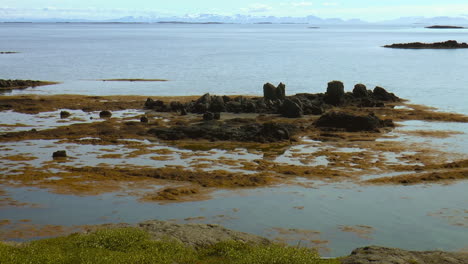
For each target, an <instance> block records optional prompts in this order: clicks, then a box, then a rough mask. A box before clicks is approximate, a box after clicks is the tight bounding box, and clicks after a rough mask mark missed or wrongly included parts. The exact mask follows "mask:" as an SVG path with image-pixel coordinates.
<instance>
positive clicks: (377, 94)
mask: <svg viewBox="0 0 468 264" xmlns="http://www.w3.org/2000/svg"><path fill="white" fill-rule="evenodd" d="M372 94H373V96H374V99H376V100H380V101H385V102H397V101H399V100H400V98H398V97H397V96H396V95H395V94H393V93H389V92H387V90H385V89H384V88H382V87H380V86H376V87H375V88H374V91H373V92H372Z"/></svg>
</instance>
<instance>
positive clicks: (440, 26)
mask: <svg viewBox="0 0 468 264" xmlns="http://www.w3.org/2000/svg"><path fill="white" fill-rule="evenodd" d="M425 28H432V29H462V28H464V27H459V26H446V25H434V26H428V27H425Z"/></svg>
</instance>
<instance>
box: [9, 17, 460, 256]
mask: <svg viewBox="0 0 468 264" xmlns="http://www.w3.org/2000/svg"><path fill="white" fill-rule="evenodd" d="M312 26H314V25H306V24H157V23H155V24H123V23H117V24H116V23H109V24H105V23H0V51H15V52H19V53H16V54H2V55H0V79H31V80H46V81H56V82H60V84H57V85H51V86H42V87H36V88H28V89H25V90H15V91H11V92H8V93H5V95H21V94H38V95H54V94H84V95H144V96H148V97H151V96H182V95H202V94H204V93H210V94H216V95H225V94H228V95H262V92H263V90H262V87H263V84H264V83H266V82H270V83H273V84H278V83H280V82H283V83H284V84H286V94H287V95H293V94H296V93H318V92H325V90H326V87H327V83H328V82H329V81H332V80H340V81H342V82H343V83H344V84H345V89H346V90H347V91H351V90H352V88H353V87H354V85H355V84H357V83H362V84H365V85H366V86H367V87H368V89H373V88H374V87H375V86H381V87H384V88H385V89H387V90H388V91H390V92H393V93H395V94H396V95H398V96H399V97H401V98H405V99H407V100H409V102H410V103H414V104H423V105H427V106H432V107H435V108H437V109H438V111H444V112H456V113H462V114H468V49H453V50H411V49H389V48H384V47H383V46H384V45H387V44H392V43H406V42H416V41H418V42H439V41H446V40H457V41H459V42H468V29H426V28H424V27H423V26H421V25H320V27H319V28H312ZM102 79H165V80H167V81H165V82H108V81H102ZM409 125H411V126H413V127H414V126H415V127H418V126H419V127H420V128H421V127H422V128H424V127H425V126H427V124H425V123H423V122H419V123H418V122H416V121H415V122H413V123H410V124H409ZM433 126H435V127H436V129H439V130H444V129H453V130H457V131H461V135H458V136H457V137H456V138H455V139H452V140H448V141H447V142H445V143H444V142H442V143H441V145H443V144H445V145H444V146H445V147H447V144H448V147H449V148H450V147H452V148H453V149H456V150H457V152H458V153H459V154H460V153H461V154H460V155H462V156H463V155H464V157H465V158H466V157H467V155H468V149H467V148H468V145H467V142H468V138H467V136H466V134H464V133H466V132H468V126H467V125H466V124H464V123H462V124H454V123H450V124H444V123H437V124H434V125H433ZM450 144H451V145H450ZM24 148H26V149H27V145H25V146H24ZM0 167H1V164H0ZM0 174H1V173H0ZM467 190H468V184H467V182H466V181H463V182H459V183H456V184H451V185H433V186H430V187H428V186H394V187H383V186H374V187H361V186H354V187H342V186H341V185H325V186H321V187H319V188H312V189H304V188H302V187H300V186H278V187H268V188H259V189H254V190H245V191H244V193H243V194H238V195H236V194H232V193H230V192H229V191H220V192H219V195H218V196H216V197H215V198H214V199H211V200H208V201H200V202H187V203H179V204H168V205H158V204H147V203H140V202H138V201H136V200H135V199H133V198H129V197H122V196H116V195H115V194H105V195H100V196H96V197H78V196H73V195H59V194H53V193H50V192H47V191H46V190H35V191H30V190H27V188H12V189H9V192H10V193H11V195H12V196H13V198H14V199H18V200H21V201H31V202H37V203H40V204H45V205H47V206H46V207H44V208H33V209H28V210H23V209H21V208H6V209H5V208H3V209H2V208H0V210H1V211H0V214H1V216H0V218H12V219H24V218H26V219H33V222H34V223H42V224H50V223H52V224H65V223H66V224H71V225H83V224H98V223H105V222H108V221H110V222H122V221H123V222H130V223H134V222H137V221H143V220H147V219H154V218H156V219H174V218H176V219H184V218H187V217H193V216H199V215H203V216H205V217H207V216H208V217H207V218H206V219H207V221H209V219H210V216H211V217H212V218H211V219H213V218H216V216H218V215H227V216H229V215H230V214H233V212H237V213H236V214H235V216H233V217H231V218H229V219H227V220H225V221H224V222H223V225H226V226H227V227H230V228H234V229H237V230H241V231H245V232H251V233H255V234H259V235H265V234H266V232H268V230H270V231H271V230H275V227H281V228H286V229H291V230H294V229H295V230H296V231H297V230H319V231H320V232H321V233H322V237H321V238H322V239H324V240H327V241H329V242H328V244H326V247H327V248H328V250H326V251H324V252H323V253H322V254H323V255H325V256H342V255H346V254H349V253H350V251H351V250H352V249H353V248H356V247H358V246H365V245H369V244H378V245H383V246H393V247H401V248H406V249H413V250H433V249H443V250H460V249H463V248H466V247H468V229H467V227H468V224H467V219H468V213H467V212H468V211H467V210H468V195H467V193H468V191H467ZM293 206H301V207H303V209H302V210H297V209H294V208H293ZM96 212H98V213H96ZM444 212H445V213H446V214H445V213H444ZM431 214H432V215H434V214H435V215H438V216H439V217H431V216H429V215H431ZM453 219H455V220H456V221H455V222H456V223H458V225H454V224H451V222H450V221H452V220H453ZM460 223H461V224H460ZM345 225H355V226H358V225H362V226H363V228H364V229H365V228H366V226H372V227H373V228H374V229H375V231H374V233H373V234H372V236H371V235H369V236H367V235H365V234H364V235H362V234H361V236H360V237H356V236H355V234H352V233H344V232H341V231H340V230H339V228H337V227H339V226H345ZM266 230H267V231H266ZM291 232H293V231H291ZM299 233H300V232H299ZM298 240H300V239H298ZM298 243H300V242H298Z"/></svg>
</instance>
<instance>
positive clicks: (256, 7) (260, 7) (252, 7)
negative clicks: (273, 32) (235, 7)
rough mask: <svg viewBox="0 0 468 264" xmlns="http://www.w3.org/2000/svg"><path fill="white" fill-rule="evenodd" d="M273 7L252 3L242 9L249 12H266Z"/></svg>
mask: <svg viewBox="0 0 468 264" xmlns="http://www.w3.org/2000/svg"><path fill="white" fill-rule="evenodd" d="M272 9H273V7H271V6H269V5H265V4H252V5H250V6H249V7H247V8H242V9H241V10H242V11H244V12H249V13H264V12H268V11H271V10H272Z"/></svg>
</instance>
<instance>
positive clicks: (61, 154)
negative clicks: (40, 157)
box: [52, 150, 67, 159]
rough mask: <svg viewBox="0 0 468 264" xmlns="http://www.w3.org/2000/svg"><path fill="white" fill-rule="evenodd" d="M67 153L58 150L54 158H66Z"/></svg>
mask: <svg viewBox="0 0 468 264" xmlns="http://www.w3.org/2000/svg"><path fill="white" fill-rule="evenodd" d="M66 157H67V152H66V151H65V150H58V151H55V152H54V153H52V158H54V159H55V158H66Z"/></svg>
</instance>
